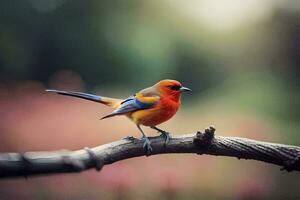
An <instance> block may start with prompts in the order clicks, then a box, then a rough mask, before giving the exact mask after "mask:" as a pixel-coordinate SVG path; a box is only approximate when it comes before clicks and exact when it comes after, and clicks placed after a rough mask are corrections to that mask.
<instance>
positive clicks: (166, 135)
mask: <svg viewBox="0 0 300 200" xmlns="http://www.w3.org/2000/svg"><path fill="white" fill-rule="evenodd" d="M160 137H163V138H164V140H165V145H166V144H168V143H169V142H170V138H171V137H170V133H168V132H166V131H161V135H160Z"/></svg>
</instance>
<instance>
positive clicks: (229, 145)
mask: <svg viewBox="0 0 300 200" xmlns="http://www.w3.org/2000/svg"><path fill="white" fill-rule="evenodd" d="M214 131H215V129H214V128H212V127H210V128H209V129H206V130H205V132H204V133H201V132H198V133H196V134H187V135H180V136H174V137H172V138H171V139H170V141H169V143H168V144H166V145H164V139H163V138H162V137H152V138H150V140H151V144H152V147H153V153H152V155H155V154H165V153H196V154H208V155H216V156H229V157H237V158H239V159H253V160H259V161H263V162H267V163H272V164H275V165H280V166H282V169H284V170H287V171H293V170H295V171H300V147H298V146H291V145H284V144H276V143H268V142H261V141H256V140H250V139H246V138H239V137H222V136H215V135H214ZM142 145H143V144H142V141H140V140H138V139H133V140H125V139H123V140H120V141H116V142H112V143H109V144H105V145H101V146H98V147H94V148H91V149H90V148H85V149H82V150H77V151H67V150H61V151H44V152H27V153H24V154H20V153H0V177H1V178H4V177H17V176H25V177H26V176H28V175H38V174H51V173H66V172H81V171H83V170H86V169H89V168H96V169H97V170H98V171H100V170H101V169H102V167H103V166H104V165H108V164H112V163H114V162H117V161H120V160H125V159H128V158H133V157H138V156H144V155H146V153H145V152H144V151H143V149H142Z"/></svg>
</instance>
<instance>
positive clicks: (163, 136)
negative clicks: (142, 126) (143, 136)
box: [151, 127, 171, 145]
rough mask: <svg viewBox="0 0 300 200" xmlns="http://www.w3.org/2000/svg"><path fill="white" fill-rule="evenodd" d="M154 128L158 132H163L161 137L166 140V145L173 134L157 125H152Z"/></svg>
mask: <svg viewBox="0 0 300 200" xmlns="http://www.w3.org/2000/svg"><path fill="white" fill-rule="evenodd" d="M151 128H153V129H155V130H156V131H157V132H159V133H161V135H160V137H162V138H164V140H165V145H166V144H168V143H169V142H170V139H171V136H170V134H169V133H168V132H167V131H164V130H161V129H159V128H157V127H151Z"/></svg>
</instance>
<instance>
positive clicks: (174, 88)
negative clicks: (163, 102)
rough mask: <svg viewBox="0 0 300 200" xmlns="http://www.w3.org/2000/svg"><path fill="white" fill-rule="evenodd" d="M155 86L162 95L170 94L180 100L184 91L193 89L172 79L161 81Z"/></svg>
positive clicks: (169, 95)
mask: <svg viewBox="0 0 300 200" xmlns="http://www.w3.org/2000/svg"><path fill="white" fill-rule="evenodd" d="M155 86H156V88H157V90H158V91H159V93H160V94H161V95H162V96H168V97H171V98H173V99H174V100H179V99H180V96H181V94H182V92H188V91H191V89H189V88H187V87H183V86H182V84H181V83H180V82H179V81H176V80H170V79H167V80H162V81H159V82H158V83H156V84H155Z"/></svg>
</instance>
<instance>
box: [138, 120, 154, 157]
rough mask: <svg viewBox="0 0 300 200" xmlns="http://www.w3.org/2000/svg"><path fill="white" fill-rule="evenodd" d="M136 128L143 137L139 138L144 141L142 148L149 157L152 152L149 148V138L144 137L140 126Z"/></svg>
mask: <svg viewBox="0 0 300 200" xmlns="http://www.w3.org/2000/svg"><path fill="white" fill-rule="evenodd" d="M137 127H138V129H139V130H140V131H141V133H142V135H143V137H142V138H141V139H142V140H143V141H144V144H143V148H144V149H145V150H146V153H147V155H150V154H151V152H152V150H153V149H152V147H151V142H150V140H149V138H148V137H147V136H146V135H145V133H144V131H143V130H142V129H141V127H140V125H137Z"/></svg>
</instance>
